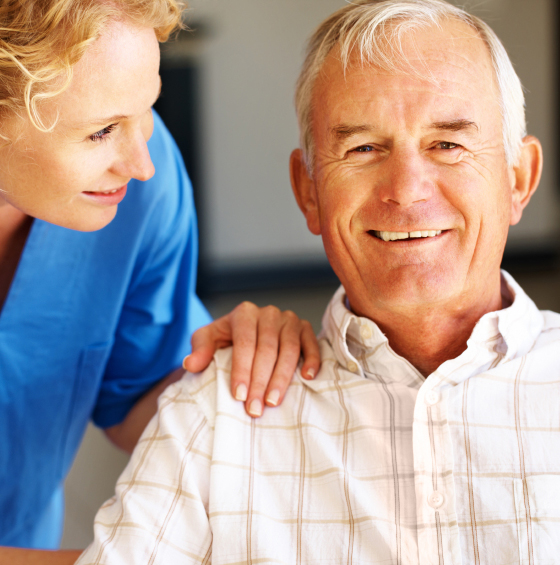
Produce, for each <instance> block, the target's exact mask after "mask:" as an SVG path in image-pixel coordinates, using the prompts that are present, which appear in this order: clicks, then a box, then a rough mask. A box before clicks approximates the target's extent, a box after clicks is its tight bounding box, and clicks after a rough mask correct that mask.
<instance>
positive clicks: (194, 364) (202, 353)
mask: <svg viewBox="0 0 560 565" xmlns="http://www.w3.org/2000/svg"><path fill="white" fill-rule="evenodd" d="M191 345H192V353H191V354H190V355H187V356H186V357H185V358H184V359H183V368H184V369H185V370H187V371H190V372H191V373H200V372H201V371H203V370H204V369H206V367H208V365H209V364H210V362H211V361H212V357H213V356H214V353H215V352H216V350H217V349H220V348H222V347H227V346H228V345H231V328H230V326H229V319H228V317H227V316H223V317H222V318H218V319H217V320H214V321H213V322H212V323H211V324H208V325H207V326H204V327H202V328H199V329H198V330H196V332H194V333H193V335H192V338H191Z"/></svg>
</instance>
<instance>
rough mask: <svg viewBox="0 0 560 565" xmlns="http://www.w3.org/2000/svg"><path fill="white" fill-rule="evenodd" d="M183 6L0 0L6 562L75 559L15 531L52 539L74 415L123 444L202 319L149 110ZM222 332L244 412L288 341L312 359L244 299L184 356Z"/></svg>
mask: <svg viewBox="0 0 560 565" xmlns="http://www.w3.org/2000/svg"><path fill="white" fill-rule="evenodd" d="M180 16H181V6H180V5H179V4H178V3H177V2H176V1H175V0H111V1H103V0H41V1H38V0H17V1H15V0H1V2H0V28H1V30H0V66H1V68H0V134H1V136H2V144H1V148H0V308H1V310H0V434H1V435H0V480H1V484H2V488H1V489H0V546H11V547H12V548H8V547H0V563H2V564H3V563H10V564H12V565H16V564H19V563H43V564H46V563H73V561H74V559H75V558H76V557H77V555H78V552H57V551H53V552H44V551H31V550H24V549H14V547H19V548H23V547H26V548H45V549H55V548H56V547H57V546H58V543H59V540H60V536H61V527H62V518H63V500H62V484H63V481H64V477H65V475H66V473H67V471H68V469H69V468H70V465H71V463H72V460H73V458H74V455H75V453H76V451H77V449H78V446H79V443H80V441H81V438H82V435H83V433H84V430H85V427H86V425H87V422H88V421H89V420H90V418H93V421H94V422H95V423H96V424H97V425H98V426H100V427H102V428H104V429H105V430H106V433H107V435H108V436H109V437H110V438H111V439H112V440H113V441H114V442H115V443H116V444H117V445H119V446H121V447H122V448H124V449H126V450H129V451H130V450H132V448H133V447H134V445H135V443H136V441H137V439H138V437H139V436H140V434H141V432H142V430H143V428H144V426H145V425H146V423H147V422H148V420H149V419H150V417H151V416H152V415H153V414H154V412H155V410H156V400H157V397H158V396H159V393H160V392H161V391H162V390H163V389H164V388H165V387H166V386H167V385H168V384H169V383H171V382H173V381H174V380H176V379H177V378H179V376H180V374H181V370H180V369H178V367H179V366H180V364H181V359H182V358H183V356H184V355H185V354H186V353H188V351H189V350H190V346H189V341H190V338H191V334H192V333H193V332H194V331H195V330H196V329H197V328H198V327H200V326H202V325H204V324H206V323H208V322H209V321H210V319H209V316H208V314H207V313H206V311H205V309H204V307H203V306H202V304H201V303H200V302H199V300H198V299H197V297H196V295H195V294H194V283H195V269H196V257H197V234H196V222H195V215H194V209H193V203H192V196H191V191H190V186H189V182H188V179H187V177H186V174H185V171H184V168H183V164H182V160H181V157H180V155H179V153H178V150H177V148H176V146H175V145H174V143H173V141H172V139H171V138H170V136H169V133H168V132H167V131H166V129H165V127H164V126H163V124H162V123H161V120H160V119H159V118H158V117H157V116H156V115H154V113H153V112H152V110H151V106H152V104H153V103H154V102H155V100H156V99H157V97H158V95H159V91H160V84H161V83H160V78H159V73H158V68H159V46H158V41H165V40H166V39H167V38H168V36H169V34H170V33H171V32H172V31H173V30H174V29H175V28H176V27H177V26H178V24H179V21H180ZM117 208H118V213H117ZM232 342H234V343H235V344H236V345H235V349H234V358H235V361H234V364H235V367H234V370H233V377H232V383H233V384H232V389H233V390H232V393H233V394H234V396H235V397H236V398H237V399H239V400H243V401H245V402H246V406H247V411H248V412H249V413H250V414H251V415H253V416H259V415H260V414H261V413H262V410H263V408H264V404H265V403H267V404H269V405H276V404H278V403H279V402H281V401H282V398H283V395H284V392H285V389H286V386H287V383H288V380H289V376H290V375H291V374H292V372H293V370H294V367H295V364H296V363H297V360H298V357H299V355H300V343H301V347H302V349H303V352H304V356H305V363H304V365H303V372H304V373H305V374H308V375H309V376H310V377H312V376H313V375H314V374H315V373H316V372H317V370H318V365H319V361H318V351H317V346H316V342H315V341H314V337H313V334H312V331H311V328H310V326H309V324H308V323H306V322H302V321H300V320H299V319H297V317H296V316H295V315H293V314H292V313H289V312H286V313H280V312H279V311H278V310H276V309H274V308H270V307H269V308H265V309H262V310H260V311H259V310H258V309H257V308H256V307H255V306H253V305H250V304H245V305H243V306H241V307H238V308H237V309H236V310H234V312H232V313H231V314H229V315H228V316H226V317H224V318H222V319H220V320H217V321H215V322H214V323H213V324H211V325H210V326H207V327H206V328H203V329H201V330H199V331H198V332H197V333H195V335H194V337H193V345H194V350H195V351H194V352H193V354H192V355H191V356H189V358H188V359H187V361H186V366H187V367H188V369H189V370H191V371H193V372H197V371H200V370H201V369H203V368H204V367H205V366H206V365H207V364H208V362H209V361H210V359H211V357H212V354H213V352H214V350H215V349H216V348H217V347H223V346H225V345H229V344H231V343H232ZM257 343H258V347H257ZM277 357H278V359H277ZM269 381H270V382H269Z"/></svg>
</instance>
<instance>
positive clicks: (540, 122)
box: [63, 0, 560, 547]
mask: <svg viewBox="0 0 560 565" xmlns="http://www.w3.org/2000/svg"><path fill="white" fill-rule="evenodd" d="M189 4H190V6H191V8H192V10H191V11H190V13H189V15H188V18H187V23H188V24H189V25H190V27H191V28H192V29H193V31H192V32H191V33H185V34H182V35H181V37H180V39H179V40H178V41H177V42H175V43H173V44H171V45H169V46H166V47H164V50H163V59H162V77H163V82H164V86H163V96H162V98H161V100H160V101H159V102H158V111H160V113H161V114H162V116H163V117H164V120H165V121H166V122H167V124H168V126H169V127H170V129H171V130H172V133H173V134H174V136H175V137H176V139H177V141H178V143H179V145H180V147H181V148H182V149H183V152H184V157H185V161H186V162H187V167H188V170H189V172H190V173H191V176H192V177H193V184H194V185H195V194H196V201H197V208H198V210H199V221H200V237H201V277H200V280H199V291H200V293H201V295H202V296H203V297H205V302H206V304H207V306H208V307H209V309H210V311H211V312H212V314H213V315H215V316H218V315H221V314H223V313H225V312H227V311H229V310H230V309H231V308H232V307H233V306H234V305H235V304H237V303H238V302H239V301H241V300H243V299H252V300H253V301H255V302H257V303H258V304H261V305H264V304H266V303H270V302H271V303H275V304H277V305H278V306H280V307H282V308H291V309H293V310H295V311H296V312H297V313H298V314H299V315H300V316H303V317H307V318H308V319H310V320H311V321H312V323H313V324H314V327H315V328H316V329H318V328H319V327H320V317H321V313H322V310H323V308H324V306H325V304H326V302H327V300H328V298H329V297H330V294H331V293H332V291H333V290H334V288H335V286H336V281H335V280H334V278H333V275H332V273H331V272H330V269H329V268H328V265H327V264H326V259H325V257H324V253H323V250H322V246H321V242H320V240H319V238H315V237H313V236H312V235H310V234H309V233H308V232H307V228H306V226H305V222H304V221H303V217H302V216H301V213H300V212H299V210H298V208H297V206H296V204H295V201H294V198H293V196H292V193H291V189H290V184H289V175H288V158H289V155H290V152H291V150H292V149H293V148H294V147H296V146H297V143H298V135H297V126H296V119H295V114H294V110H293V103H292V100H293V88H294V82H295V79H296V76H297V74H298V69H299V66H300V64H301V61H302V49H303V45H304V42H305V39H306V38H307V37H308V36H309V34H310V33H311V32H312V30H313V29H314V27H315V26H316V25H317V24H318V23H319V22H320V21H321V20H322V19H323V18H324V17H325V16H326V15H328V14H330V13H331V12H333V11H334V10H335V9H337V8H339V7H341V6H342V5H344V1H343V0H281V1H278V0H235V1H233V0H190V2H189ZM461 4H462V5H466V7H467V8H468V9H470V10H471V11H473V12H474V13H476V14H477V15H479V16H481V17H482V18H483V19H485V20H486V21H487V22H488V23H490V25H491V26H492V27H493V28H494V29H495V30H496V32H497V33H498V35H499V36H500V37H501V39H502V41H503V42H504V44H505V46H506V48H507V50H508V52H509V53H510V56H511V58H512V60H513V62H514V64H515V67H516V69H517V71H518V74H519V75H520V77H521V79H522V82H523V84H524V86H525V89H526V96H527V116H528V123H529V132H530V133H532V134H534V135H537V136H538V137H539V138H540V139H541V141H542V143H543V146H544V151H545V159H546V166H545V170H544V175H543V179H542V182H541V186H540V188H539V190H538V191H537V193H536V195H535V197H534V198H533V200H532V202H531V204H530V205H529V207H528V209H527V210H526V212H525V214H524V218H523V220H522V222H521V223H520V224H519V226H516V227H515V228H514V229H512V231H511V236H510V241H509V242H508V250H507V253H508V261H509V263H508V265H507V266H508V268H510V269H511V270H512V271H513V272H514V274H516V276H517V277H518V279H519V280H520V281H521V283H522V285H524V286H525V288H526V290H527V291H528V292H529V294H530V295H531V296H532V297H533V298H534V299H535V300H536V302H537V304H538V305H539V307H541V308H550V309H555V310H560V298H559V297H560V290H559V277H558V273H557V271H554V270H553V268H552V267H553V266H554V261H555V258H556V257H557V253H558V241H559V238H558V235H559V227H558V226H559V219H560V205H559V200H560V199H559V194H560V190H559V187H558V178H557V171H556V160H557V153H558V140H557V135H556V132H557V130H558V123H559V120H558V116H557V111H556V105H557V76H558V65H559V61H558V56H557V51H558V46H557V44H556V42H557V39H556V37H555V29H556V26H557V24H558V19H557V14H556V10H555V3H554V0H530V1H528V0H485V1H481V0H477V1H476V2H471V3H468V2H462V3H461ZM442 48H444V46H442ZM296 284H297V285H300V286H307V288H300V287H298V286H296ZM288 287H291V290H286V289H287V288H288ZM273 288H276V289H278V290H271V289H273ZM126 460H127V457H126V456H125V455H123V454H121V453H119V452H118V451H117V450H116V449H114V448H112V447H111V446H110V445H109V444H108V442H107V441H106V440H105V438H104V437H103V435H102V433H101V432H99V431H98V430H95V429H94V428H90V429H89V430H88V433H87V435H86V438H85V441H84V444H83V446H82V449H81V451H80V453H79V456H78V458H77V460H76V463H75V465H74V467H73V470H72V472H71V474H70V477H69V479H68V481H67V485H66V494H67V519H66V528H65V536H64V540H63V544H64V546H65V547H84V546H85V545H87V544H88V543H89V541H90V540H91V537H92V523H93V517H94V515H95V511H96V510H97V508H98V507H99V505H100V504H101V503H102V502H103V501H104V500H105V499H106V498H108V497H109V496H111V495H112V493H113V490H114V484H115V482H116V479H117V477H118V475H119V473H120V470H121V469H122V468H123V466H124V465H125V464H126Z"/></svg>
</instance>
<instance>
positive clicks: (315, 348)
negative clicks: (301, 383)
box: [301, 320, 321, 379]
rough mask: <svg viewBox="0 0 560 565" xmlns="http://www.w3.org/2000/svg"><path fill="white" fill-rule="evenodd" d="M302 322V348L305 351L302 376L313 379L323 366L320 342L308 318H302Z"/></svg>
mask: <svg viewBox="0 0 560 565" xmlns="http://www.w3.org/2000/svg"><path fill="white" fill-rule="evenodd" d="M301 323H302V330H301V350H302V353H303V365H302V367H301V376H302V377H303V378H305V379H313V378H314V377H315V376H316V375H317V373H318V372H319V369H320V368H321V352H320V350H319V342H318V341H317V337H316V336H315V333H314V332H313V327H312V326H311V324H310V323H309V322H308V321H307V320H302V322H301Z"/></svg>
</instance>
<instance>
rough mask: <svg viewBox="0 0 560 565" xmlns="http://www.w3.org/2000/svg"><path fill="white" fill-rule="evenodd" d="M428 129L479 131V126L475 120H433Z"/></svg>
mask: <svg viewBox="0 0 560 565" xmlns="http://www.w3.org/2000/svg"><path fill="white" fill-rule="evenodd" d="M428 129H436V130H439V131H465V130H467V131H468V130H476V131H480V128H479V127H478V125H477V124H476V123H475V122H471V121H470V120H451V121H449V122H434V123H432V124H431V125H430V126H429V128H428Z"/></svg>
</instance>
